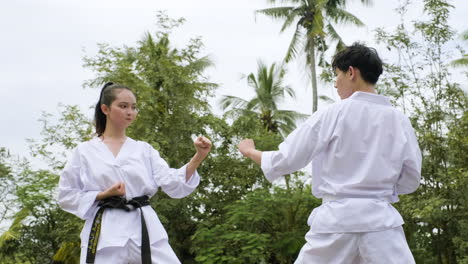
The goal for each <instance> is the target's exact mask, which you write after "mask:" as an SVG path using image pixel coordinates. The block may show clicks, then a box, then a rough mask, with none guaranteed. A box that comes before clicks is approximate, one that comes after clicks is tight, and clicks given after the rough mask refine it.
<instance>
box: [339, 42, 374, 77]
mask: <svg viewBox="0 0 468 264" xmlns="http://www.w3.org/2000/svg"><path fill="white" fill-rule="evenodd" d="M349 66H353V67H355V68H358V69H359V71H360V72H361V76H362V79H364V81H366V82H368V83H370V84H375V83H377V81H378V80H379V76H380V74H382V72H383V69H382V60H381V59H380V58H379V55H378V54H377V51H376V50H375V49H374V48H369V47H367V46H365V45H363V44H360V43H357V42H356V43H353V45H351V46H349V47H346V48H345V49H344V50H342V51H340V52H338V53H337V54H335V56H334V57H333V61H332V67H333V70H336V69H337V68H338V69H339V70H341V71H343V72H347V71H348V69H349Z"/></svg>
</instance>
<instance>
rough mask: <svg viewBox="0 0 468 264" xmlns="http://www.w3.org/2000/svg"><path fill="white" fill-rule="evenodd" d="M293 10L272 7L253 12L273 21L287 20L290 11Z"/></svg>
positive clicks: (289, 7) (286, 7)
mask: <svg viewBox="0 0 468 264" xmlns="http://www.w3.org/2000/svg"><path fill="white" fill-rule="evenodd" d="M293 9H294V6H283V7H272V8H266V9H260V10H257V11H255V12H256V13H259V14H263V15H266V16H269V17H272V18H274V19H280V18H288V16H289V14H290V12H291V10H293Z"/></svg>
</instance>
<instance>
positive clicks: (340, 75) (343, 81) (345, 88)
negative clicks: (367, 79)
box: [335, 68, 353, 100]
mask: <svg viewBox="0 0 468 264" xmlns="http://www.w3.org/2000/svg"><path fill="white" fill-rule="evenodd" d="M335 74H336V79H335V88H336V90H337V92H338V95H339V96H340V98H341V99H342V100H343V99H346V98H348V97H350V96H351V95H352V94H353V88H352V83H351V78H350V71H349V70H348V71H346V72H344V71H342V70H340V69H338V68H336V69H335Z"/></svg>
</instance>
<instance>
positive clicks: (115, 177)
mask: <svg viewBox="0 0 468 264" xmlns="http://www.w3.org/2000/svg"><path fill="white" fill-rule="evenodd" d="M185 176H186V165H185V166H183V167H182V168H180V169H172V168H169V166H168V165H167V163H166V162H165V161H164V160H163V159H162V158H161V157H160V156H159V153H158V151H156V150H155V149H154V148H153V147H152V146H150V145H149V144H148V143H146V142H141V141H135V140H133V139H131V138H129V137H127V139H126V141H125V143H124V144H123V145H122V147H121V149H120V152H119V154H118V156H117V157H114V155H113V154H112V152H111V151H110V150H109V148H108V147H107V145H106V144H105V143H103V142H102V140H101V139H100V138H93V139H92V140H90V141H88V142H84V143H81V144H80V145H78V146H77V147H76V148H75V150H74V151H73V153H72V155H71V157H70V159H69V161H68V163H67V165H66V166H65V168H64V170H63V172H62V174H61V176H60V181H59V189H58V202H59V205H60V207H61V208H62V209H63V210H65V211H67V212H69V213H72V214H74V215H76V216H78V217H80V218H82V219H84V220H86V222H85V225H84V227H83V230H82V232H81V246H82V247H87V245H88V239H89V233H90V229H91V225H92V222H93V219H94V215H95V214H96V212H97V210H98V209H99V208H98V207H97V204H98V202H96V195H97V194H98V193H99V192H101V191H104V190H106V189H108V188H109V187H110V186H112V185H113V184H115V183H117V182H119V181H121V182H124V183H125V191H126V195H125V196H126V199H127V200H130V199H132V198H134V197H138V196H143V195H147V196H149V197H152V196H153V195H154V194H155V193H156V192H157V190H158V187H161V188H162V190H163V191H164V192H165V193H167V194H168V195H169V196H170V197H172V198H182V197H184V196H187V195H188V194H190V193H191V192H192V191H193V190H194V189H195V188H196V186H197V185H198V184H199V182H200V177H199V175H198V173H197V172H195V173H194V174H193V175H192V176H191V178H190V179H189V181H188V182H186V180H185ZM141 209H142V210H143V214H144V216H145V220H146V225H147V228H148V233H149V239H150V244H153V243H155V242H157V241H159V240H161V239H167V238H168V237H167V233H166V231H165V229H164V227H163V226H162V224H161V222H160V221H159V218H158V216H157V215H156V212H155V211H154V210H153V208H151V206H144V207H142V208H141ZM128 239H132V240H133V241H134V242H135V243H136V244H137V245H138V246H140V245H141V222H140V210H134V211H131V212H126V211H124V210H119V209H106V210H105V211H104V215H103V218H102V225H101V234H100V237H99V241H98V248H97V249H98V250H99V249H102V248H104V247H111V246H118V247H123V246H124V245H125V244H126V243H127V241H128Z"/></svg>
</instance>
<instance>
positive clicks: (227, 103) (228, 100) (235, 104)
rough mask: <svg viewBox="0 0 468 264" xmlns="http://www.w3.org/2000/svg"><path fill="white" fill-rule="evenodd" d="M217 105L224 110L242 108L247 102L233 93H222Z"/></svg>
mask: <svg viewBox="0 0 468 264" xmlns="http://www.w3.org/2000/svg"><path fill="white" fill-rule="evenodd" d="M218 104H219V106H221V109H223V110H226V109H228V108H232V109H236V108H244V107H245V106H246V105H247V104H248V102H247V101H246V100H244V99H242V98H240V97H237V96H233V95H224V96H223V97H222V98H221V100H219V103H218Z"/></svg>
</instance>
